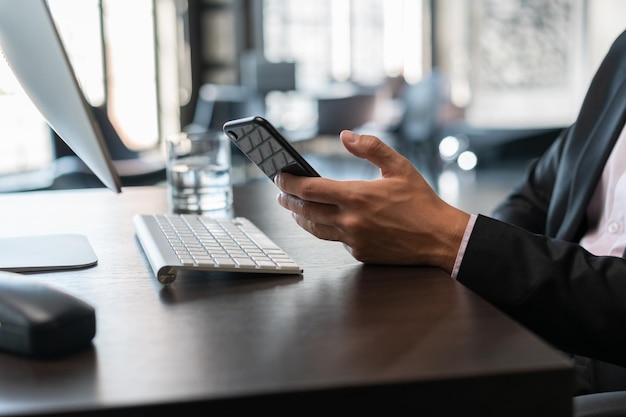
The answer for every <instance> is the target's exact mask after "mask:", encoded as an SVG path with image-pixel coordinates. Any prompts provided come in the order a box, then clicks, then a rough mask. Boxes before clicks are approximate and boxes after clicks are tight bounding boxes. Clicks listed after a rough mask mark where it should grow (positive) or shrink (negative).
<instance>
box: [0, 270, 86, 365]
mask: <svg viewBox="0 0 626 417" xmlns="http://www.w3.org/2000/svg"><path fill="white" fill-rule="evenodd" d="M95 334H96V314H95V309H94V308H93V307H92V306H91V305H89V304H87V303H86V302H84V301H82V300H80V299H78V298H76V297H74V296H72V295H70V294H68V293H66V292H63V291H61V290H59V289H57V288H54V287H52V286H49V285H47V284H43V283H41V282H39V281H36V280H34V279H31V278H29V277H27V276H25V275H21V274H17V273H14V272H4V271H0V350H4V351H7V352H11V353H15V354H19V355H23V356H28V357H35V358H50V357H56V356H62V355H66V354H70V353H73V352H75V351H78V350H80V349H82V348H85V347H87V346H89V345H90V344H91V340H92V339H93V337H94V336H95Z"/></svg>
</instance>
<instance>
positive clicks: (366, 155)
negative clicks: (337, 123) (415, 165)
mask: <svg viewBox="0 0 626 417" xmlns="http://www.w3.org/2000/svg"><path fill="white" fill-rule="evenodd" d="M340 138H341V141H342V142H343V145H344V146H345V148H346V149H347V150H348V151H349V152H350V153H352V154H353V155H354V156H357V157H359V158H362V159H366V160H368V161H369V162H371V163H372V164H374V165H375V166H377V167H378V168H380V171H381V174H382V176H383V177H388V176H393V175H400V174H402V173H405V172H406V170H407V168H408V165H411V163H410V162H409V160H408V159H406V158H405V157H404V156H402V155H400V154H399V153H398V152H396V151H395V150H394V149H393V148H391V147H390V146H389V145H387V144H386V143H384V142H383V141H381V140H380V139H378V138H377V137H376V136H372V135H360V134H358V133H356V132H352V131H350V130H344V131H342V132H341V134H340ZM411 166H412V165H411Z"/></svg>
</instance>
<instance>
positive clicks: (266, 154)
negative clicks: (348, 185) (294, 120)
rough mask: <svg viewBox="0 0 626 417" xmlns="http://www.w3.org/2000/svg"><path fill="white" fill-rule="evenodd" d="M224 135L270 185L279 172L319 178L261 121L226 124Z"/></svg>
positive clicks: (284, 141)
mask: <svg viewBox="0 0 626 417" xmlns="http://www.w3.org/2000/svg"><path fill="white" fill-rule="evenodd" d="M224 133H226V135H227V136H228V137H229V138H230V140H231V141H232V142H233V143H234V144H235V145H236V146H237V147H238V148H239V149H241V151H242V152H243V153H244V154H245V155H246V156H247V157H248V158H250V160H251V161H252V162H254V164H256V166H258V167H259V168H260V169H261V171H263V172H264V173H265V175H267V176H268V177H269V179H271V180H272V181H273V180H274V177H275V176H276V175H277V174H278V173H279V172H288V173H290V174H294V175H300V176H307V177H319V176H320V175H319V174H318V173H317V171H315V169H313V167H311V165H309V163H308V162H307V161H306V160H305V159H304V158H303V157H302V155H300V154H299V153H298V151H296V150H295V149H294V148H293V146H291V143H289V141H288V140H287V139H286V138H285V137H284V136H283V135H281V134H280V132H279V131H278V130H277V129H276V128H275V127H274V126H272V124H271V123H270V122H268V121H267V120H265V119H264V118H263V117H260V116H251V117H245V118H243V119H237V120H231V121H229V122H226V123H225V124H224Z"/></svg>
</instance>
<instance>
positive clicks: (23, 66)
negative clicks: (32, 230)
mask: <svg viewBox="0 0 626 417" xmlns="http://www.w3.org/2000/svg"><path fill="white" fill-rule="evenodd" d="M0 50H2V52H3V54H4V57H5V59H6V61H7V63H8V64H9V67H11V69H12V71H13V73H14V74H15V76H16V78H17V79H18V81H19V82H20V84H21V85H22V87H23V89H24V91H25V92H26V94H27V95H28V96H29V98H30V99H31V101H32V102H33V104H34V105H35V106H36V107H37V108H38V109H39V111H40V113H41V115H42V116H43V118H44V119H45V120H46V121H47V123H48V124H49V125H50V127H51V128H52V129H53V130H54V131H55V132H56V134H57V135H58V136H59V137H60V138H61V139H63V141H64V142H65V143H66V144H67V145H68V146H69V147H70V148H71V149H72V151H74V153H75V154H76V155H77V156H78V157H79V158H80V159H81V160H82V161H83V162H84V163H85V164H86V165H87V166H88V167H89V169H90V170H91V171H92V172H93V173H94V174H95V175H96V176H97V177H98V178H99V179H100V181H102V183H103V184H104V185H105V186H106V187H108V188H109V189H111V190H112V191H114V192H120V191H121V181H120V178H119V175H118V174H117V171H116V169H115V167H114V165H113V162H112V160H111V157H110V154H109V151H108V149H107V148H106V145H105V141H104V138H103V135H102V132H101V130H100V128H99V126H98V124H97V123H96V120H95V117H94V114H93V113H92V110H91V108H90V106H89V105H88V103H87V100H86V98H85V96H84V94H83V92H82V90H81V88H80V86H79V83H78V80H77V78H76V76H75V74H74V71H73V69H72V66H71V64H70V61H69V59H68V56H67V53H66V51H65V48H64V46H63V43H62V40H61V37H60V36H59V33H58V32H57V30H56V26H55V24H54V21H53V19H52V15H51V13H50V10H49V8H48V4H47V2H46V0H0ZM96 263H97V258H96V256H95V253H94V252H93V249H92V248H91V246H90V245H89V243H88V241H87V240H86V239H85V237H84V236H81V235H71V234H70V235H59V236H31V237H16V238H2V239H0V269H3V270H11V271H18V272H19V271H29V272H30V271H39V270H53V269H67V268H79V267H87V266H92V265H95V264H96Z"/></svg>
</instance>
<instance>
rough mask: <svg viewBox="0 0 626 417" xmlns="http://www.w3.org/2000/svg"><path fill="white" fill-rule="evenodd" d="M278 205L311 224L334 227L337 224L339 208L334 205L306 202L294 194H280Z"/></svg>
mask: <svg viewBox="0 0 626 417" xmlns="http://www.w3.org/2000/svg"><path fill="white" fill-rule="evenodd" d="M277 200H278V203H279V204H280V205H281V206H283V207H284V208H286V209H287V210H289V211H291V212H293V213H294V215H296V216H298V217H300V218H302V219H306V220H307V221H309V222H311V223H317V224H325V225H328V226H333V225H334V224H335V223H336V222H335V219H336V216H337V213H338V211H339V209H338V207H337V206H335V205H332V204H324V203H317V202H313V201H306V200H303V199H301V198H299V197H296V196H295V195H292V194H287V193H280V194H278V196H277Z"/></svg>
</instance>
